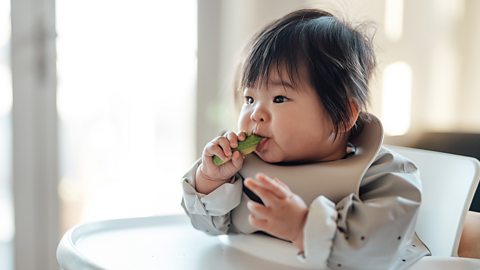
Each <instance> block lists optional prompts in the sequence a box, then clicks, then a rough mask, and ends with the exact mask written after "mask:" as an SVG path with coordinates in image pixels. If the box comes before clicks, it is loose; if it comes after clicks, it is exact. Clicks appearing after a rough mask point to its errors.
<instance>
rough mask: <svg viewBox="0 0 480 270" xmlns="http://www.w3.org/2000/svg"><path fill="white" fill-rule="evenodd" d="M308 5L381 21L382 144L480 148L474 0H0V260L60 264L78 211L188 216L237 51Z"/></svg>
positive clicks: (227, 105) (225, 110)
mask: <svg viewBox="0 0 480 270" xmlns="http://www.w3.org/2000/svg"><path fill="white" fill-rule="evenodd" d="M305 7H309V8H310V7H314V8H324V9H327V10H328V11H331V12H332V13H334V14H336V15H338V16H340V17H342V18H345V19H346V20H348V21H352V22H353V23H354V24H356V23H360V22H365V21H369V22H372V23H373V24H374V26H375V29H376V32H375V47H376V51H377V58H378V63H379V65H378V69H377V72H376V75H375V79H374V81H373V82H372V88H371V89H372V99H371V106H370V108H369V110H370V112H372V113H374V114H376V115H377V116H379V117H380V118H381V120H382V121H383V123H384V126H385V130H386V135H387V137H386V142H387V143H389V144H398V145H407V146H414V147H420V148H425V149H433V150H439V151H445V152H451V153H457V154H463V155H469V156H473V157H476V158H480V106H478V104H477V103H478V101H479V100H480V72H479V70H480V51H479V50H478V48H480V28H479V25H480V17H479V16H478V14H479V13H480V1H475V0H425V1H414V0H385V1H382V0H368V1H365V0H351V1H347V0H344V1H333V0H331V1H320V0H318V1H300V0H298V1H292V0H262V1H255V0H242V1H241V0H177V1H146V0H137V1H127V0H122V1H113V0H100V1H98V0H97V1H92V0H85V1H67V0H56V1H55V0H11V1H9V0H0V269H1V270H13V269H18V270H23V269H43V270H44V269H57V268H58V266H57V264H56V259H55V249H56V246H57V244H58V241H59V239H60V237H61V236H62V235H63V233H64V232H65V231H66V230H67V229H69V228H71V227H72V226H74V225H75V224H78V223H83V222H88V221H93V220H101V219H112V218H123V217H137V216H149V215H170V214H178V213H181V212H182V210H181V208H180V200H181V191H180V184H179V183H180V179H181V177H182V175H183V173H184V172H186V170H187V169H188V168H189V166H191V164H192V163H193V162H194V160H195V159H196V158H197V157H198V156H199V153H200V151H201V149H202V148H203V146H204V144H205V143H206V142H207V141H209V140H210V139H211V138H213V137H214V136H216V135H217V134H218V132H220V131H221V130H224V129H235V127H236V123H235V119H236V116H235V109H234V102H233V95H232V94H233V91H232V85H233V73H234V70H235V65H236V63H237V61H238V57H239V54H240V51H241V49H242V48H243V47H244V45H245V44H246V43H247V41H248V39H249V38H250V37H251V36H252V35H253V34H254V33H255V32H256V31H258V30H259V29H260V28H261V27H262V26H264V25H265V24H266V23H268V22H270V21H271V20H273V19H275V18H278V17H280V16H282V15H285V14H286V13H288V12H290V11H293V10H295V9H298V8H305ZM477 193H478V192H477ZM476 200H477V205H472V210H476V211H480V207H479V206H478V200H479V199H478V195H477V198H476Z"/></svg>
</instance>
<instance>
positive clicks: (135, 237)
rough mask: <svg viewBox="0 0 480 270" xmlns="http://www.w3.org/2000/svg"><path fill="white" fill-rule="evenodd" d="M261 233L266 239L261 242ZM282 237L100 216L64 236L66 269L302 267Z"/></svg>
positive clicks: (61, 250)
mask: <svg viewBox="0 0 480 270" xmlns="http://www.w3.org/2000/svg"><path fill="white" fill-rule="evenodd" d="M259 238H260V239H261V240H260V241H259ZM285 244H286V243H285V242H284V241H282V240H278V239H274V238H266V237H263V236H258V235H236V236H233V238H232V236H220V237H215V236H208V235H206V234H204V233H202V232H199V231H196V230H195V229H193V228H192V226H191V224H190V222H189V220H188V218H187V217H186V216H165V217H148V218H132V219H120V220H109V221H99V222H94V223H87V224H83V225H79V226H77V227H74V228H72V229H71V230H69V231H68V232H67V233H66V234H65V235H64V236H63V238H62V240H61V242H60V244H59V246H58V249H57V259H58V262H59V264H60V266H61V268H62V269H65V270H80V269H139V270H143V269H145V270H148V269H152V270H153V269H176V270H177V269H178V270H183V269H185V270H186V269H188V270H191V269H199V270H200V269H232V270H240V269H262V270H269V269H272V270H287V269H300V268H298V267H295V266H294V265H297V266H298V261H297V258H296V251H295V249H293V248H292V247H291V245H285ZM411 269H414V270H420V269H422V270H443V269H464V270H470V269H480V260H474V259H465V258H457V257H450V258H443V257H425V258H423V259H421V260H420V261H419V262H417V263H416V264H415V265H414V266H413V267H412V268H411Z"/></svg>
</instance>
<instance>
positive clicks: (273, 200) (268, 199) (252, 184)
mask: <svg viewBox="0 0 480 270" xmlns="http://www.w3.org/2000/svg"><path fill="white" fill-rule="evenodd" d="M244 184H245V186H246V187H248V188H249V189H250V190H251V191H252V192H253V193H255V194H256V195H257V196H258V197H260V199H261V200H262V202H264V203H265V205H266V206H267V207H270V206H275V205H276V204H277V202H278V198H277V197H276V196H275V194H273V193H272V192H271V191H270V190H269V189H267V188H265V187H264V186H262V185H260V184H259V183H258V181H255V180H254V179H253V178H250V177H247V179H245V181H244Z"/></svg>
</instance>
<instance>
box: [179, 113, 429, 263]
mask: <svg viewBox="0 0 480 270" xmlns="http://www.w3.org/2000/svg"><path fill="white" fill-rule="evenodd" d="M382 138H383V131H382V128H381V125H380V122H379V121H378V120H376V118H374V120H372V121H371V122H368V123H365V125H364V128H363V130H362V132H361V134H360V135H359V136H358V138H356V139H355V141H354V142H353V144H354V145H355V146H356V148H357V150H356V151H355V153H354V154H353V155H350V156H349V157H348V158H346V159H342V160H338V161H333V162H319V163H315V164H307V165H303V166H280V165H271V164H266V163H264V162H262V161H261V160H260V159H259V158H258V157H255V156H252V157H250V158H248V159H246V160H245V163H244V168H242V170H241V171H240V172H239V173H237V174H236V175H235V176H233V177H232V179H231V181H230V182H227V183H225V184H223V185H221V186H220V187H218V188H217V189H215V190H214V191H212V192H211V193H210V194H208V195H205V194H201V193H198V192H197V191H196V190H195V172H196V169H197V168H198V166H199V165H200V161H197V162H196V163H195V164H194V166H193V167H192V168H191V170H189V171H188V172H187V173H186V174H185V175H184V177H183V179H182V187H183V200H182V206H183V207H184V209H185V211H186V213H187V214H188V216H189V217H190V219H191V223H192V225H193V226H194V227H195V228H196V229H198V230H201V231H204V232H206V233H208V234H212V235H218V234H228V233H253V232H255V231H256V229H255V228H253V227H252V226H251V225H250V224H249V223H248V218H247V217H248V214H249V212H248V209H247V208H246V203H247V202H248V200H251V199H254V198H252V195H251V194H250V193H251V192H250V193H249V190H247V189H246V188H245V187H244V186H243V180H244V179H245V178H246V177H247V176H253V175H254V174H255V172H259V171H261V172H264V173H266V174H267V175H270V176H275V177H278V178H279V179H281V180H282V181H284V182H285V183H286V184H287V185H288V186H289V187H290V189H291V190H292V191H293V192H295V193H296V194H298V195H299V196H300V197H302V198H303V199H304V201H305V202H306V203H307V205H309V212H308V215H307V220H306V223H305V227H304V252H303V253H302V254H301V255H300V256H299V259H300V260H301V261H303V262H304V263H305V264H307V265H310V266H312V267H316V268H326V267H329V268H330V269H406V268H408V267H409V266H411V265H412V264H413V263H415V262H416V261H417V260H419V259H420V258H421V257H423V256H425V255H428V254H429V251H428V249H427V248H426V246H425V245H424V244H423V243H422V242H421V241H420V239H419V238H418V237H417V235H416V234H415V223H416V218H417V213H418V209H419V207H420V203H421V182H420V179H419V174H418V170H417V168H416V166H415V165H414V164H413V163H412V162H411V161H409V160H407V159H406V158H404V157H402V156H401V155H399V154H397V153H395V152H393V151H391V150H389V149H387V148H385V147H383V146H382ZM359 262H361V264H359Z"/></svg>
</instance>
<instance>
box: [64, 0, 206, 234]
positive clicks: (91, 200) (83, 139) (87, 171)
mask: <svg viewBox="0 0 480 270" xmlns="http://www.w3.org/2000/svg"><path fill="white" fill-rule="evenodd" d="M196 8H197V7H196V1H194V0H184V1H120V2H119V1H100V2H99V1H92V0H88V1H77V2H71V1H62V0H61V1H57V12H56V14H57V20H56V22H57V32H58V40H57V53H58V60H57V61H58V62H57V69H58V96H57V107H58V113H59V132H60V149H61V150H60V151H61V153H60V160H61V165H60V168H61V179H60V186H59V192H60V197H61V200H62V209H63V210H62V215H63V230H65V229H67V228H69V227H71V226H73V225H74V224H76V223H79V222H86V221H91V220H98V219H109V218H121V217H133V216H147V215H156V214H174V213H179V212H180V211H181V208H180V200H181V187H180V179H181V177H182V175H183V173H184V172H185V171H186V170H187V169H188V168H189V166H191V164H192V162H193V161H194V141H195V140H194V131H195V130H194V128H195V127H194V112H195V96H196V94H195V80H196V61H197V60H196V59H197V58H196V49H197V33H196V31H197V30H196V29H197V28H196V23H197V19H196V18H197V15H196V14H197V13H196Z"/></svg>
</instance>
